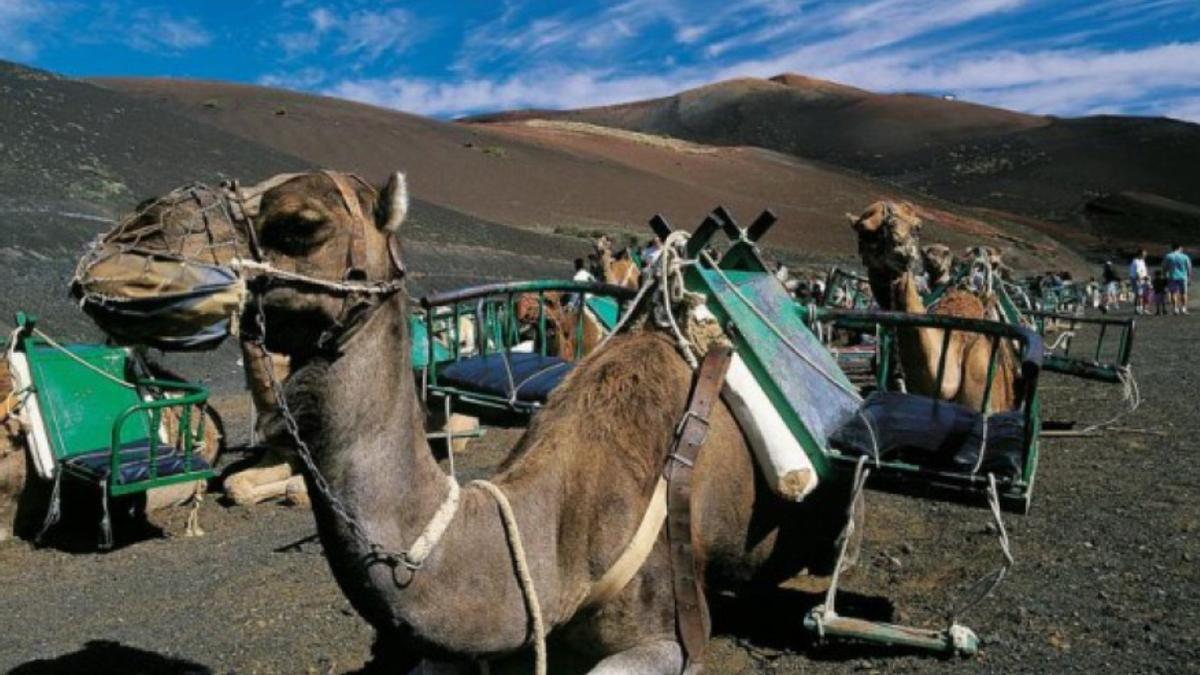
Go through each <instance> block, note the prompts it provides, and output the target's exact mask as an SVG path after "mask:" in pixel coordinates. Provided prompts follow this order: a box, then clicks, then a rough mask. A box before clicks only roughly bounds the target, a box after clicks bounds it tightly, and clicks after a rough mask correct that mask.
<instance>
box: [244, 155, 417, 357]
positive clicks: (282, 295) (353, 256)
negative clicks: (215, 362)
mask: <svg viewBox="0 0 1200 675" xmlns="http://www.w3.org/2000/svg"><path fill="white" fill-rule="evenodd" d="M407 212H408V191H407V186H406V183H405V179H404V175H403V174H400V173H396V174H393V175H392V177H391V179H390V180H389V181H388V183H387V185H386V186H385V187H384V188H383V191H382V192H377V191H376V190H375V189H374V188H373V187H371V186H370V185H368V184H367V183H365V182H363V181H362V180H361V179H359V178H357V177H355V176H351V175H349V174H334V173H313V174H305V175H303V176H298V177H296V178H293V179H292V180H290V181H287V182H285V183H283V184H281V185H279V186H278V187H276V188H274V189H272V190H269V191H267V192H266V193H264V194H263V198H262V206H261V209H260V212H259V215H258V218H256V219H255V221H254V231H255V233H256V237H257V240H258V246H259V249H260V255H261V257H262V259H263V261H264V262H266V263H267V264H269V265H270V267H272V268H274V269H277V270H281V271H282V272H284V273H285V274H291V273H295V274H299V275H302V276H303V277H305V278H308V279H314V280H319V281H328V282H334V283H338V282H343V281H344V282H349V284H351V285H353V284H380V283H385V282H391V281H395V283H396V284H397V287H396V289H395V292H399V293H400V295H401V297H403V292H402V291H403V287H402V284H403V282H402V280H401V276H402V269H401V264H400V254H399V250H398V242H396V241H395V239H394V238H393V237H392V235H393V234H394V233H395V232H396V231H397V230H398V229H399V227H400V225H401V223H403V222H404V218H405V216H406V215H407ZM249 287H250V290H251V292H252V294H253V295H254V296H256V298H255V299H256V301H257V302H260V303H261V304H262V308H263V317H264V318H265V320H266V340H267V347H268V349H270V350H271V351H277V352H282V353H285V354H289V355H302V354H304V353H306V352H308V351H309V350H311V349H312V347H313V346H314V345H317V344H318V343H319V342H321V341H322V340H323V338H324V337H325V336H327V335H328V334H329V331H331V330H340V329H341V327H342V326H345V325H346V324H347V323H348V322H351V321H354V320H355V318H356V317H355V314H356V313H358V312H361V311H362V310H364V309H366V308H367V307H368V306H369V304H368V302H369V301H368V299H367V298H366V297H364V296H363V295H362V294H360V293H355V292H345V291H341V290H337V289H336V288H334V287H332V286H329V287H326V286H320V285H318V284H310V283H307V282H305V281H299V282H295V283H294V282H292V281H289V280H287V279H286V278H285V277H284V276H283V275H276V274H273V273H271V272H265V273H262V274H260V275H257V276H254V277H253V278H251V280H250V286H249ZM250 304H251V305H254V304H255V302H251V303H250ZM356 305H357V306H358V309H355V308H354V307H355V306H356ZM253 310H254V307H251V308H250V311H248V312H247V314H248V315H251V314H253ZM248 318H253V317H249V316H248Z"/></svg>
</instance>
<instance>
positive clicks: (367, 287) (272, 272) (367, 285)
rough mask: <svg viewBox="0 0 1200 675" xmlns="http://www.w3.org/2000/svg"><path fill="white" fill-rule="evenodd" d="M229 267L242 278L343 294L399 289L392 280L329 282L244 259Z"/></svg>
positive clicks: (383, 293)
mask: <svg viewBox="0 0 1200 675" xmlns="http://www.w3.org/2000/svg"><path fill="white" fill-rule="evenodd" d="M229 267H230V268H231V269H233V271H235V272H237V273H238V275H239V276H242V275H243V272H256V273H258V274H261V275H265V276H270V277H276V278H278V279H286V280H288V281H297V282H300V283H303V284H307V285H309V286H319V287H321V288H327V289H329V290H332V291H340V292H343V293H366V294H368V295H389V294H391V293H395V292H396V291H397V290H399V289H400V283H399V282H398V281H394V280H393V281H383V282H379V281H373V282H357V281H331V280H329V279H318V278H317V277H310V276H308V275H307V274H299V273H297V272H288V271H287V270H281V269H279V268H278V267H275V266H274V265H272V264H271V263H268V262H259V261H257V260H246V259H244V258H234V259H233V260H231V261H229Z"/></svg>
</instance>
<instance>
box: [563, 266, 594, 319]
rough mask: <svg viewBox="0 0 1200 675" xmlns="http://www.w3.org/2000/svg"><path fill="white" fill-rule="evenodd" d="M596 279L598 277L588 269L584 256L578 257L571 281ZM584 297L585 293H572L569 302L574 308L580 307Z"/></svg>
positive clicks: (587, 281)
mask: <svg viewBox="0 0 1200 675" xmlns="http://www.w3.org/2000/svg"><path fill="white" fill-rule="evenodd" d="M595 280H596V277H594V276H592V273H591V272H589V271H588V268H587V264H586V263H584V261H583V258H576V259H575V276H573V277H571V281H582V282H584V283H591V282H593V281H595ZM583 298H584V294H583V293H572V294H571V297H569V298H567V304H568V305H569V306H570V307H572V308H575V309H578V308H579V307H580V306H581V305H582V304H583Z"/></svg>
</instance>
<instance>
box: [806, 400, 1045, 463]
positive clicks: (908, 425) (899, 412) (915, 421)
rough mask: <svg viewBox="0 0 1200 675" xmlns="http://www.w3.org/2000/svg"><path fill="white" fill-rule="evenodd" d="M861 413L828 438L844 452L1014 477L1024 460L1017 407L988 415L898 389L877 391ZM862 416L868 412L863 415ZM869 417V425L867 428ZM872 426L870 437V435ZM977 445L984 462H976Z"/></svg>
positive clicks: (1021, 419) (1021, 423) (1021, 422)
mask: <svg viewBox="0 0 1200 675" xmlns="http://www.w3.org/2000/svg"><path fill="white" fill-rule="evenodd" d="M859 413H860V414H857V415H854V416H853V417H851V418H850V419H848V420H846V422H845V423H844V424H843V425H842V426H841V427H839V428H838V429H837V430H836V431H835V432H834V433H833V434H832V435H831V436H830V438H829V444H830V445H831V446H832V447H834V448H836V449H837V450H840V451H842V452H845V453H847V454H851V455H856V456H857V455H868V456H873V454H874V452H875V450H876V444H878V451H879V455H880V459H885V460H888V459H898V460H900V461H904V462H908V463H911V464H916V465H918V466H923V467H928V468H933V469H939V470H943V471H952V472H959V473H971V472H972V471H973V470H974V469H975V466H976V464H979V473H980V474H987V473H994V474H996V477H997V478H1017V477H1019V476H1020V475H1021V471H1022V469H1023V468H1024V460H1025V419H1024V414H1023V413H1022V412H1021V411H1012V412H1003V413H996V414H993V415H989V416H988V417H987V430H986V434H987V437H986V442H985V439H984V433H985V432H984V428H983V427H984V425H983V422H984V417H983V415H982V414H980V413H979V412H977V411H975V410H972V409H970V408H967V407H966V406H963V405H959V404H957V403H953V402H951V401H940V400H937V399H933V398H930V397H928V396H920V395H917V394H903V393H899V392H877V393H875V394H872V395H871V396H870V397H869V398H867V400H866V401H864V402H863V404H862V407H861V408H860V409H859ZM864 418H866V419H865V420H864ZM868 421H869V423H870V428H869V429H868V426H867V424H868ZM872 432H874V434H873V435H874V439H872ZM981 448H986V450H985V451H984V457H983V462H982V463H979V453H980V449H981Z"/></svg>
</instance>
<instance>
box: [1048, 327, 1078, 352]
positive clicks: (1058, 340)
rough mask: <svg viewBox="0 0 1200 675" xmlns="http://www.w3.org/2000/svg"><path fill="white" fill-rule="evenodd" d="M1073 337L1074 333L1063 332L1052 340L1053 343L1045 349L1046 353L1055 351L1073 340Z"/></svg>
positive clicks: (1071, 331) (1070, 331)
mask: <svg viewBox="0 0 1200 675" xmlns="http://www.w3.org/2000/svg"><path fill="white" fill-rule="evenodd" d="M1074 337H1075V331H1073V330H1064V331H1063V332H1061V333H1059V334H1058V336H1057V337H1055V338H1054V342H1051V343H1050V346H1049V347H1046V351H1047V352H1053V351H1056V350H1057V349H1058V348H1059V347H1062V346H1063V344H1065V343H1066V342H1068V341H1070V340H1072V339H1074Z"/></svg>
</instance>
